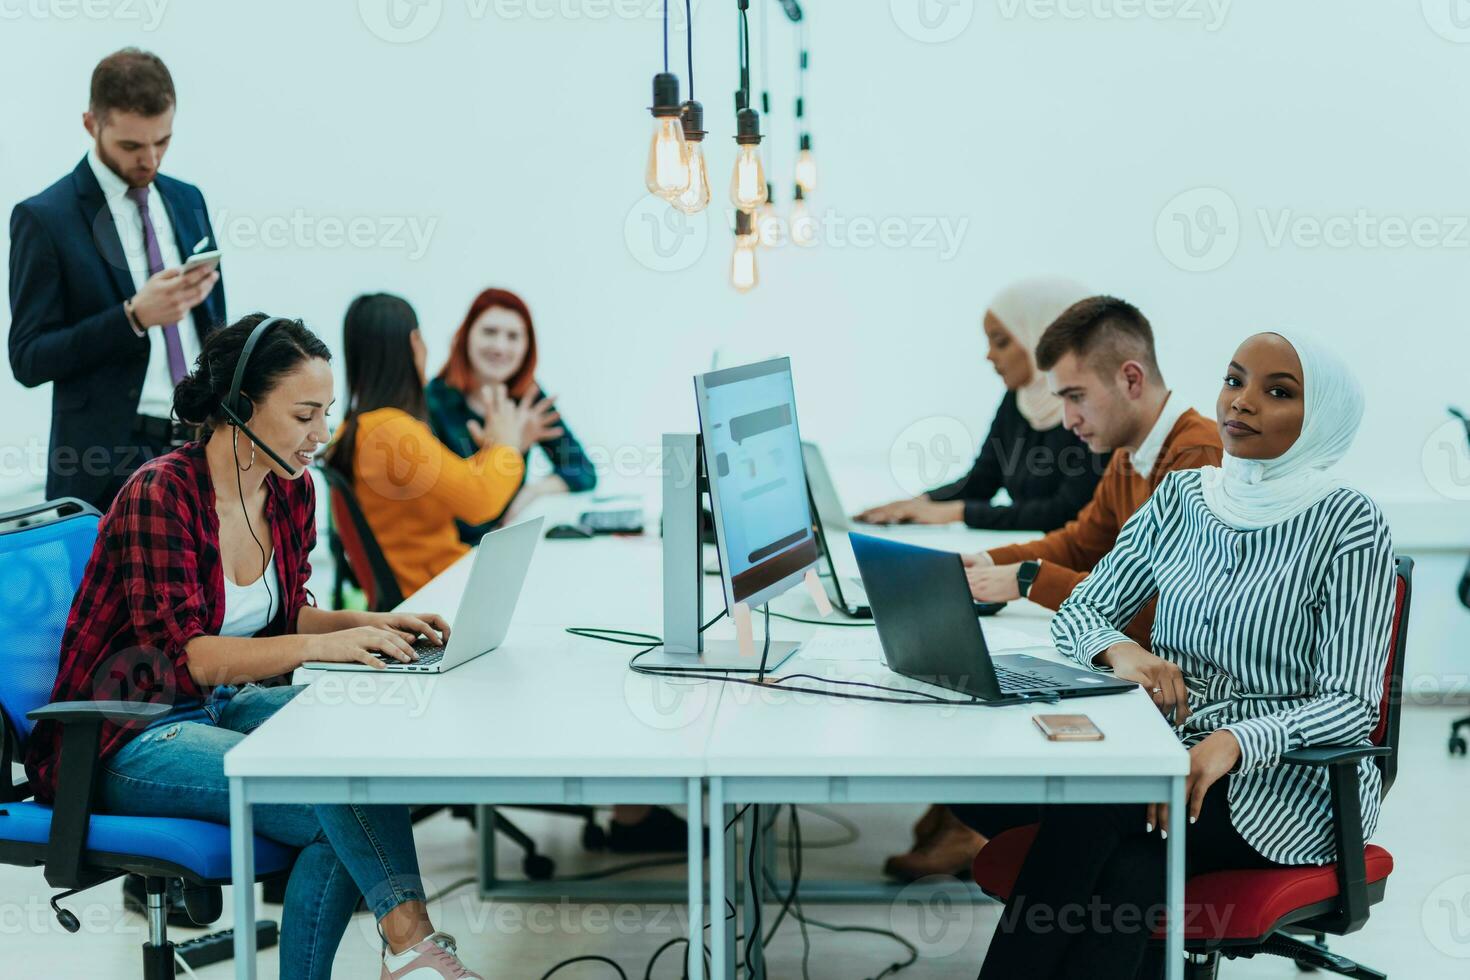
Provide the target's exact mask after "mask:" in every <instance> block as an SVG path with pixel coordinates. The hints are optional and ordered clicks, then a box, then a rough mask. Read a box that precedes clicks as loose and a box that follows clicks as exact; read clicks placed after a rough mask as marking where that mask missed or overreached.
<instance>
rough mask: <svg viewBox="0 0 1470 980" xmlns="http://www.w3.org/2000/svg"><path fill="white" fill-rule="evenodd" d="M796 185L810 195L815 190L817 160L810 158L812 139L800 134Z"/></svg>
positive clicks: (809, 136) (808, 135)
mask: <svg viewBox="0 0 1470 980" xmlns="http://www.w3.org/2000/svg"><path fill="white" fill-rule="evenodd" d="M796 185H797V186H798V187H800V188H801V189H802V190H803V191H805V192H806V193H808V194H810V193H812V191H815V190H816V189H817V160H816V157H814V156H812V137H811V134H809V133H802V134H801V149H800V150H799V151H798V152H797V154H796Z"/></svg>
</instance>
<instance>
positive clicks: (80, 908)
mask: <svg viewBox="0 0 1470 980" xmlns="http://www.w3.org/2000/svg"><path fill="white" fill-rule="evenodd" d="M1466 710H1467V709H1465V708H1463V707H1462V708H1459V709H1451V708H1409V709H1406V710H1405V714H1404V723H1403V752H1402V766H1401V768H1400V771H1399V778H1398V782H1397V784H1396V785H1395V786H1394V788H1393V792H1392V794H1391V795H1390V797H1389V799H1388V803H1387V805H1386V808H1385V811H1384V818H1383V823H1382V826H1381V827H1380V828H1379V833H1378V837H1377V839H1378V841H1379V842H1380V843H1382V844H1383V845H1384V846H1386V847H1387V848H1388V849H1389V850H1390V851H1391V852H1392V853H1393V855H1394V858H1395V861H1396V864H1397V869H1396V870H1395V872H1394V875H1393V877H1392V879H1391V880H1390V883H1389V888H1388V896H1387V898H1386V900H1385V901H1384V903H1383V904H1382V905H1380V906H1378V907H1377V908H1375V909H1374V912H1373V917H1372V919H1371V920H1370V921H1369V923H1368V925H1367V926H1366V927H1365V928H1364V929H1363V930H1362V931H1361V932H1359V933H1357V934H1356V935H1353V936H1349V937H1347V938H1345V939H1340V940H1337V942H1336V943H1335V944H1334V945H1335V948H1337V949H1339V950H1340V951H1341V952H1343V953H1345V954H1347V955H1349V956H1352V957H1355V958H1358V959H1361V960H1362V961H1363V962H1365V963H1367V964H1369V965H1372V966H1374V967H1376V968H1378V969H1380V970H1383V971H1385V972H1387V973H1388V974H1389V975H1390V976H1393V977H1397V978H1404V980H1430V978H1440V977H1445V978H1449V977H1459V978H1463V977H1467V976H1470V820H1467V815H1470V760H1467V759H1464V758H1450V757H1449V756H1448V755H1447V754H1446V751H1445V739H1446V731H1447V726H1448V723H1449V719H1450V718H1452V717H1457V716H1459V715H1462V714H1465V713H1466ZM917 812H918V811H917V809H915V808H900V807H850V808H847V809H846V810H844V811H843V813H844V814H846V815H847V816H848V817H850V818H851V819H852V820H854V821H855V822H856V823H857V824H858V825H859V827H860V828H861V837H860V839H859V840H858V841H857V842H856V843H854V844H850V845H847V846H843V847H837V848H812V849H810V850H809V851H808V852H807V858H806V875H807V877H808V878H838V877H840V878H861V877H874V878H876V871H877V869H878V867H879V866H880V864H881V862H882V859H883V857H884V856H885V855H887V854H889V853H892V852H895V851H897V850H901V849H903V847H904V845H905V844H906V842H907V840H908V833H909V826H910V824H911V822H912V820H913V818H914V817H915V816H917ZM513 816H514V819H516V820H517V821H518V822H519V823H521V824H522V826H524V827H525V828H526V829H527V830H529V831H530V832H531V833H532V835H533V836H535V837H536V838H537V840H538V841H539V842H540V843H541V845H542V847H543V849H544V850H546V851H547V852H548V853H549V854H550V855H551V856H552V857H553V858H555V859H556V861H557V862H558V870H559V872H560V873H563V874H575V873H578V872H582V871H588V870H592V869H594V868H596V867H599V866H602V865H605V864H608V863H611V859H608V858H605V857H593V856H591V855H587V854H586V853H585V852H583V851H582V849H581V845H580V842H579V838H578V832H579V824H578V823H577V822H576V821H573V820H569V819H567V818H563V817H550V816H543V815H540V814H533V813H528V812H525V811H515V812H514V814H513ZM802 830H803V835H804V838H805V840H806V842H807V843H809V844H820V843H822V842H823V841H830V840H832V839H833V838H834V836H836V835H839V834H840V833H841V831H840V829H839V828H837V827H836V826H834V825H832V824H831V823H829V822H827V821H825V820H824V819H822V817H821V815H820V814H819V813H817V812H812V813H807V814H804V816H803V818H802ZM418 842H419V848H420V853H421V860H422V862H423V870H424V873H425V875H426V877H427V878H428V879H429V881H430V884H431V887H434V888H445V887H448V886H450V885H452V884H453V883H454V882H456V881H458V880H461V879H463V878H465V877H466V876H470V875H473V873H474V861H473V857H472V852H473V846H474V837H473V834H472V831H471V830H470V828H469V826H468V824H467V823H466V822H464V821H460V820H453V819H450V818H449V817H448V816H447V815H440V816H437V817H435V818H433V819H431V820H429V821H427V822H425V823H424V824H422V825H421V827H420V831H419V835H418ZM501 854H502V858H503V861H502V863H503V865H504V868H505V873H506V874H507V875H510V874H514V873H515V868H516V866H517V862H516V855H515V853H514V852H513V850H512V849H511V848H509V847H506V848H504V849H503V850H502V852H501ZM679 870H680V869H674V871H675V872H678V871H679ZM648 876H650V873H645V874H643V875H640V877H648ZM49 895H50V891H49V890H48V889H47V888H46V886H45V883H44V881H43V879H42V877H41V874H40V872H39V871H31V870H22V869H18V868H11V867H0V977H6V978H10V977H15V978H25V980H31V978H47V980H50V978H57V980H65V978H78V980H81V978H86V980H96V978H104V977H105V978H112V977H117V978H129V977H137V976H139V975H140V969H139V966H140V962H139V961H140V956H139V951H138V947H139V945H140V944H141V943H142V942H143V941H144V927H143V922H142V920H141V919H140V918H138V917H136V916H132V915H128V914H125V913H124V912H123V911H122V909H121V907H120V897H119V887H118V886H117V885H115V884H109V885H104V886H102V887H100V888H98V889H97V890H96V891H95V892H94V893H92V894H90V895H88V894H84V895H81V896H77V897H76V898H74V899H72V900H70V901H69V902H68V903H67V905H68V907H69V908H71V909H72V911H73V912H75V913H76V914H77V916H78V917H79V918H80V919H81V921H82V930H81V932H79V933H78V934H76V935H69V934H67V933H66V932H64V931H63V930H62V929H61V927H60V926H59V925H57V924H56V921H55V919H54V918H53V917H52V915H51V911H50V908H49V906H48V905H47V899H48V897H49ZM227 897H228V896H227ZM226 908H228V901H227V902H226ZM775 912H776V909H775V907H768V908H767V911H766V922H767V923H768V924H769V922H770V921H771V918H772V916H773V915H774V914H775ZM998 912H999V906H997V905H994V904H982V905H968V904H964V903H961V904H950V903H946V902H943V901H940V902H932V903H930V904H929V906H928V907H924V906H920V905H916V904H915V903H913V902H911V901H906V900H905V896H902V895H901V896H900V898H899V899H898V900H896V901H895V902H893V903H891V904H885V905H813V904H807V905H806V914H807V916H808V917H809V918H812V919H818V920H821V921H824V922H828V923H831V924H834V925H839V924H840V925H862V926H871V927H877V928H882V929H897V930H898V931H899V932H900V933H902V934H903V935H905V936H906V937H907V938H908V939H909V940H910V941H911V942H912V943H914V944H915V946H916V947H917V948H918V950H919V953H920V958H919V960H918V961H917V962H916V963H914V965H913V966H912V967H910V968H908V969H907V970H905V971H902V973H901V974H900V976H913V977H934V978H951V977H953V978H965V980H970V978H973V977H974V976H975V974H976V973H977V972H978V967H979V964H980V961H981V959H982V958H983V955H984V950H985V946H986V943H987V942H988V939H989V936H990V933H991V932H992V930H993V929H994V926H995V921H996V917H997V915H998ZM267 914H272V910H270V909H268V910H267ZM433 914H434V915H435V917H436V921H437V922H438V923H439V924H440V926H441V927H442V928H443V929H445V930H446V931H448V932H451V933H453V934H454V935H455V936H456V937H458V939H459V942H460V947H461V950H462V951H463V953H464V954H465V958H466V960H467V961H468V962H469V964H470V965H471V966H473V967H474V968H476V969H478V970H480V971H481V972H483V973H484V974H485V976H486V977H487V978H488V977H494V978H506V980H510V978H514V980H526V978H531V980H535V978H538V977H541V976H542V975H543V974H544V973H545V972H546V971H547V970H548V969H549V968H550V967H551V966H552V965H553V964H555V963H557V962H558V961H560V960H562V959H564V958H566V957H570V956H577V955H582V954H598V955H602V956H607V957H610V958H612V959H614V960H616V961H617V962H618V963H619V964H621V965H622V967H623V969H624V970H625V971H627V974H628V976H629V977H633V978H641V977H644V975H645V970H646V968H647V963H648V959H649V957H650V956H651V955H652V954H653V953H654V951H655V950H657V949H658V948H659V947H660V946H661V945H663V944H664V943H665V942H667V941H668V940H670V939H673V938H675V937H677V936H681V935H683V933H684V923H683V911H682V909H681V908H679V907H670V906H666V905H645V904H639V903H625V904H619V903H613V904H571V903H559V902H547V903H540V904H534V905H532V904H524V903H509V902H497V903H483V902H481V901H479V900H478V898H477V897H475V888H474V887H473V886H469V887H464V888H460V889H459V890H457V891H455V892H453V893H452V894H451V895H449V896H448V897H446V898H444V899H442V900H441V901H439V902H437V903H436V906H435V908H434V909H433ZM228 918H229V916H228V913H227V914H226V916H225V919H224V921H223V922H222V923H221V925H227V924H228ZM193 934H194V933H187V934H183V935H193ZM809 934H810V943H811V955H810V963H809V969H810V976H811V977H814V978H835V977H842V978H862V977H872V976H874V975H875V974H877V973H879V972H880V971H882V970H883V969H884V968H885V967H887V966H888V965H889V964H891V963H894V962H895V961H900V960H903V959H905V958H906V957H907V953H906V951H905V950H904V949H903V947H901V946H899V945H898V944H897V943H895V942H894V941H893V940H892V939H889V938H884V937H881V936H875V935H871V934H863V933H852V932H846V933H840V934H839V933H833V932H829V931H826V930H823V929H820V928H815V927H814V928H811V929H810V930H809ZM176 938H182V936H176ZM801 954H802V941H801V934H800V931H799V929H798V926H797V923H795V922H794V921H792V920H791V919H788V920H787V921H786V923H785V924H784V925H783V926H782V927H781V930H780V933H779V934H778V935H777V937H776V939H775V941H774V942H773V943H772V946H771V948H770V951H769V963H770V975H771V976H772V977H774V978H787V977H799V976H801ZM681 955H682V948H681V947H674V948H671V949H669V950H668V951H666V952H665V953H664V954H663V955H662V957H661V958H660V959H659V961H658V963H657V966H656V968H655V970H654V971H653V973H652V977H653V978H672V977H678V976H680V975H681V966H680V964H679V962H678V959H679V957H680V956H681ZM232 969H233V968H232V965H230V964H220V965H217V966H213V967H209V968H207V969H204V970H201V971H200V972H199V976H200V977H201V978H204V980H208V978H211V977H212V978H224V977H229V976H232V975H233V973H232ZM259 974H260V976H261V977H262V978H263V980H271V978H275V977H276V976H277V963H276V956H275V953H274V951H272V952H269V953H267V954H265V955H263V956H262V957H261V961H260V971H259ZM1221 974H1222V976H1225V977H1231V978H1234V977H1239V978H1247V977H1262V978H1264V977H1281V978H1285V977H1294V976H1297V975H1298V974H1297V971H1296V969H1295V967H1294V966H1293V965H1292V964H1291V963H1288V962H1286V961H1284V960H1275V959H1270V958H1262V959H1258V960H1253V961H1248V960H1239V961H1235V962H1230V963H1227V964H1226V965H1225V966H1224V967H1223V968H1222V970H1221ZM180 976H184V974H183V973H182V971H181V973H180ZM334 976H339V977H353V978H363V980H369V978H376V977H377V976H378V964H377V938H376V934H375V932H374V929H373V926H372V924H371V922H370V921H369V920H368V919H366V918H365V917H359V919H358V920H357V921H355V922H354V924H353V926H352V927H351V928H350V929H349V931H348V934H347V937H346V938H345V939H344V940H343V943H342V946H341V949H340V951H339V953H338V957H337V964H336V970H335V971H334ZM556 976H557V977H558V978H560V980H604V978H613V977H616V976H617V974H616V971H615V970H613V968H612V967H610V966H607V965H605V964H597V963H581V964H577V965H575V966H571V967H568V968H566V969H565V970H562V971H559V972H558V973H557V974H556Z"/></svg>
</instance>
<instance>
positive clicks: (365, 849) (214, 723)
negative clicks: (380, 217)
mask: <svg viewBox="0 0 1470 980" xmlns="http://www.w3.org/2000/svg"><path fill="white" fill-rule="evenodd" d="M257 328H262V329H257ZM330 357H331V355H330V353H329V351H328V350H327V348H326V346H325V345H324V344H323V343H322V342H321V341H320V340H318V339H317V337H316V336H315V335H314V334H312V333H311V331H309V330H307V329H306V327H305V326H304V325H303V324H302V323H301V321H299V320H285V319H276V320H274V321H271V322H269V323H268V324H267V322H266V318H265V317H264V316H262V315H260V314H255V315H253V316H249V317H246V318H245V319H243V320H241V321H239V322H238V323H236V324H234V325H233V326H230V327H227V328H224V329H222V330H218V331H216V332H214V333H213V334H211V335H210V337H209V339H208V340H207V341H206V342H205V344H204V348H203V350H202V351H201V353H200V355H199V359H198V361H197V362H196V365H195V368H194V371H193V373H191V374H190V375H188V376H187V377H185V378H184V379H183V380H182V381H181V382H180V383H179V385H178V388H177V389H176V391H175V393H174V412H175V414H176V415H177V416H178V417H179V419H180V420H181V421H183V422H185V423H192V424H194V425H197V426H199V427H200V440H199V441H197V442H191V443H188V444H186V445H184V446H182V447H181V448H179V449H177V450H175V451H174V452H171V453H169V454H167V455H165V456H160V457H159V458H157V459H155V460H152V461H151V462H149V463H147V464H146V465H144V466H143V467H142V468H141V469H139V470H138V472H137V473H135V474H134V475H133V476H132V477H131V478H130V479H129V480H128V481H127V483H126V484H125V485H124V486H123V488H122V490H121V492H120V493H119V494H118V496H117V498H116V500H115V501H114V502H113V504H112V506H111V508H110V509H109V510H108V512H107V514H106V516H105V517H104V518H103V519H102V521H101V524H100V525H99V527H98V533H97V543H96V545H95V547H94V548H93V551H92V556H91V558H90V560H89V561H88V563H87V568H86V571H85V573H84V576H83V579H82V582H81V586H80V588H79V589H78V591H77V595H76V598H75V600H74V601H73V603H72V609H71V616H70V618H69V620H68V622H67V626H66V632H65V634H64V635H63V638H62V649H61V669H60V671H59V672H58V674H57V679H56V684H55V687H54V688H53V690H52V695H51V700H52V701H79V700H90V699H94V698H99V697H101V698H106V697H108V696H115V692H108V691H106V690H102V689H101V688H102V686H103V685H104V684H105V682H106V678H107V677H108V676H115V675H117V674H118V672H119V671H122V672H125V674H126V675H127V676H133V677H138V676H148V674H149V672H151V675H152V677H153V678H155V681H156V684H155V687H154V688H153V689H152V690H151V691H149V692H147V694H146V696H147V697H148V699H149V700H151V701H155V702H157V701H167V702H169V703H171V704H172V706H173V707H172V710H171V711H170V712H169V713H168V714H167V715H165V716H164V717H163V718H162V719H160V720H158V721H155V722H153V723H151V724H149V725H148V726H147V727H145V728H142V729H139V728H137V727H130V726H126V725H115V724H104V725H103V728H102V736H101V741H100V744H99V755H100V759H101V763H102V765H101V774H100V777H99V782H98V787H97V794H98V801H99V809H102V810H105V811H108V812H112V813H119V814H130V815H144V816H158V815H167V816H172V817H189V818H194V819H199V820H209V821H214V822H216V823H228V822H229V787H228V783H227V782H226V780H225V775H224V755H225V753H226V752H227V751H228V750H229V749H230V748H232V747H233V746H234V745H236V744H238V743H239V741H240V740H241V739H243V738H245V737H246V736H247V735H248V734H249V733H250V732H252V731H254V730H255V729H256V728H257V727H259V726H260V725H261V724H262V723H263V722H265V721H266V720H267V719H268V718H269V717H270V716H271V715H272V714H274V713H275V712H276V711H277V710H279V709H280V708H281V707H282V706H283V705H285V704H286V702H288V701H290V700H291V698H292V697H294V696H295V695H296V694H297V693H298V691H299V690H300V688H295V687H264V686H261V685H260V684H259V683H258V682H261V681H268V680H270V679H273V678H277V677H280V676H282V675H289V674H290V673H291V671H292V670H294V669H295V668H297V667H299V666H300V665H301V664H302V663H303V662H305V661H309V660H317V661H320V660H326V661H340V662H348V661H357V662H361V663H365V664H370V665H373V666H379V667H381V666H382V664H381V662H380V660H379V657H380V656H383V657H392V658H394V659H396V660H399V661H404V662H407V661H409V660H412V659H413V657H414V653H413V647H412V645H411V643H410V640H411V639H412V638H414V637H416V636H417V635H418V634H423V635H425V636H429V637H432V638H436V639H438V640H440V641H441V642H442V641H443V640H444V639H446V638H447V637H448V635H449V630H448V626H447V625H446V624H445V622H444V620H443V619H442V618H440V617H439V616H436V615H432V614H424V615H412V614H392V613H358V612H347V611H327V610H324V609H318V608H316V606H314V605H312V604H311V603H310V602H309V601H308V599H309V596H308V594H307V591H306V583H307V580H308V578H309V577H310V574H311V566H310V557H309V556H310V553H311V549H312V546H313V544H314V543H315V540H316V525H315V517H316V502H315V491H314V490H313V486H312V481H311V480H310V479H308V478H303V477H304V474H305V472H306V467H307V465H308V464H309V463H310V462H311V459H312V456H313V455H314V454H315V452H316V450H317V448H318V447H319V446H320V445H322V444H323V443H324V442H326V440H327V436H328V433H327V426H326V413H327V409H328V407H329V406H330V405H331V404H332V401H333V394H332V371H331V365H330V363H329V361H330ZM242 362H243V371H242V372H238V377H239V381H238V383H237V387H238V397H232V396H235V395H236V392H235V391H234V390H233V387H234V379H235V378H236V376H237V370H236V368H237V365H239V364H241V363H242ZM226 403H229V404H230V405H231V407H232V408H233V409H234V411H235V414H236V415H238V416H239V417H240V419H241V421H244V422H246V423H247V424H248V425H249V428H250V429H251V431H252V432H253V433H254V434H255V437H256V438H255V439H252V438H251V437H250V436H248V435H246V434H245V433H244V432H243V431H241V430H240V429H239V428H238V427H237V426H235V425H234V424H233V422H232V421H231V419H230V417H229V413H228V412H227V411H226V410H225V408H224V407H223V406H224V405H225V404H226ZM256 440H258V441H256ZM262 447H270V449H272V450H273V451H274V453H275V454H276V455H278V456H279V457H281V459H282V460H284V461H285V462H286V463H287V464H288V467H289V471H288V469H287V468H283V467H282V466H281V465H280V464H279V463H278V462H276V461H274V460H273V459H272V458H271V454H270V453H268V452H266V451H264V449H263V448H262ZM59 755H60V738H59V733H58V731H57V730H56V728H55V726H54V725H53V724H50V723H47V722H42V723H40V724H38V725H37V727H36V731H35V735H34V737H33V738H32V740H31V743H30V747H29V752H28V756H27V759H26V770H27V772H28V774H29V776H30V778H31V780H32V785H33V786H34V787H35V791H36V795H37V797H38V798H39V799H42V800H48V801H49V800H51V799H54V797H55V793H56V784H55V777H56V763H57V759H58V757H59ZM255 820H256V830H257V832H258V833H260V834H262V835H263V836H266V837H269V838H271V839H274V840H277V841H279V842H281V843H283V844H286V845H289V846H293V847H299V848H300V849H301V850H300V854H299V855H298V857H297V859H296V863H295V865H294V867H293V868H292V871H291V877H290V881H289V883H288V885H287V887H286V900H285V907H284V910H283V913H282V917H281V954H280V963H281V976H282V977H290V978H309V980H318V978H320V980H327V978H329V977H330V976H331V973H332V960H333V957H334V955H335V952H336V949H337V945H338V943H339V942H340V940H341V938H342V934H343V932H344V931H345V930H346V928H347V925H348V922H349V921H350V920H351V917H352V913H353V910H354V909H355V908H356V906H357V903H358V900H359V898H360V897H363V898H365V899H366V901H367V905H368V908H369V910H370V911H371V912H372V913H373V915H374V916H375V917H376V919H377V921H378V927H379V931H380V933H381V935H382V937H383V941H384V945H385V949H384V951H383V963H384V967H383V973H382V976H383V977H384V978H388V980H396V978H401V977H405V976H409V975H412V976H413V977H415V980H418V978H420V977H422V978H424V980H428V978H433V977H476V976H478V975H477V974H473V973H470V972H468V971H466V970H465V969H464V966H463V964H462V963H461V962H460V960H459V956H458V954H457V952H456V950H455V946H454V940H453V939H452V938H451V937H449V936H446V935H445V934H443V933H439V932H435V930H434V927H433V925H432V923H431V922H430V921H429V916H428V913H427V911H426V909H425V905H424V898H425V896H424V892H423V885H422V882H421V880H420V878H419V868H418V858H417V855H416V853H415V851H414V843H413V833H412V830H411V827H410V823H409V816H408V810H407V809H406V808H404V807H396V806H356V805H323V806H279V805H278V806H260V807H257V808H256V809H255Z"/></svg>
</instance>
